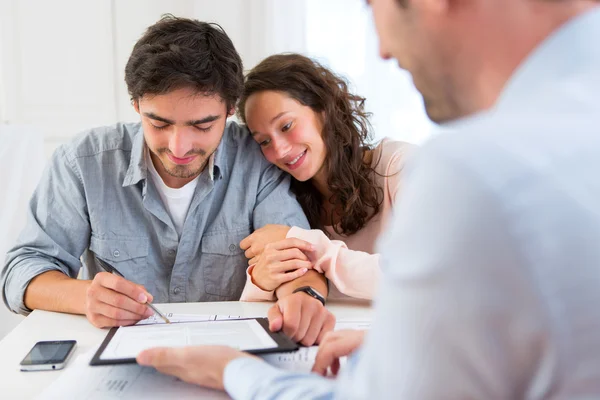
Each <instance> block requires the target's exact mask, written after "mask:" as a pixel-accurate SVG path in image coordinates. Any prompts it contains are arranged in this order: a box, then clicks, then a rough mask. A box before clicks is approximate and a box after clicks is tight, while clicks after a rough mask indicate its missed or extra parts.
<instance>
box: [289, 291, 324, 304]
mask: <svg viewBox="0 0 600 400" xmlns="http://www.w3.org/2000/svg"><path fill="white" fill-rule="evenodd" d="M297 292H304V293H306V294H307V295H309V296H310V297H314V298H315V299H317V300H319V301H320V302H321V303H322V304H323V305H325V297H323V295H322V294H321V293H319V292H318V291H317V290H316V289H313V288H311V287H310V286H301V287H299V288H298V289H296V290H294V291H293V292H292V293H297Z"/></svg>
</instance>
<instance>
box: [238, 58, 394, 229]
mask: <svg viewBox="0 0 600 400" xmlns="http://www.w3.org/2000/svg"><path fill="white" fill-rule="evenodd" d="M263 91H277V92H281V93H285V94H286V95H288V96H290V97H291V98H293V99H295V100H296V101H298V102H299V103H301V104H302V105H304V106H307V107H310V108H311V109H312V110H313V111H314V112H315V113H318V114H323V115H324V118H323V131H322V133H321V135H322V137H323V141H324V142H325V147H326V149H327V150H326V155H325V161H324V166H325V168H326V169H325V171H326V175H327V185H328V187H329V190H330V193H333V195H332V196H331V197H330V198H329V199H324V198H323V195H322V194H321V193H320V192H319V191H318V190H317V189H316V187H315V186H314V185H313V184H312V183H311V182H310V180H309V181H307V182H300V181H298V180H296V179H292V190H293V191H294V193H295V194H296V197H297V199H298V201H299V202H300V205H301V206H302V208H303V210H304V212H305V214H306V216H307V217H308V221H309V223H310V225H311V227H312V228H317V229H321V230H323V228H324V227H325V225H326V224H325V223H323V221H324V218H323V204H324V202H325V201H329V202H330V203H331V204H333V206H334V210H339V211H341V216H340V221H339V223H336V221H335V212H333V213H331V215H330V216H329V220H328V221H327V222H328V223H329V224H330V225H331V226H332V227H333V229H334V231H335V232H336V233H337V234H338V235H346V236H348V235H351V234H353V233H356V232H357V231H359V230H360V229H362V228H363V227H364V226H365V224H366V223H367V222H368V221H369V220H370V219H371V218H372V217H373V216H374V215H375V214H377V213H378V212H379V209H380V207H381V203H382V201H383V189H382V188H381V187H379V186H377V184H376V183H375V174H376V173H375V171H374V169H373V167H372V166H371V162H369V160H365V154H366V153H365V152H366V151H369V150H372V149H373V147H374V145H373V144H372V141H371V133H370V131H371V125H370V123H369V117H370V115H371V114H370V113H368V112H366V111H365V108H364V104H365V99H364V98H363V97H360V96H357V95H355V94H352V93H350V91H349V89H348V83H347V82H346V80H345V79H343V78H342V77H340V76H338V75H336V74H334V73H333V72H332V71H330V70H329V69H327V68H326V67H324V66H323V65H321V64H320V63H318V62H317V61H315V60H312V59H310V58H308V57H305V56H302V55H300V54H277V55H273V56H270V57H268V58H266V59H264V60H263V61H262V62H261V63H260V64H258V65H257V66H256V67H254V68H253V69H252V70H251V71H250V72H249V73H248V75H247V76H246V82H245V85H244V91H243V93H242V96H241V98H240V102H239V104H238V114H239V116H240V118H241V119H242V121H244V122H246V115H245V110H244V108H245V105H246V101H247V100H248V98H249V97H250V96H251V95H252V94H254V93H258V92H263ZM377 162H379V160H378V161H377Z"/></svg>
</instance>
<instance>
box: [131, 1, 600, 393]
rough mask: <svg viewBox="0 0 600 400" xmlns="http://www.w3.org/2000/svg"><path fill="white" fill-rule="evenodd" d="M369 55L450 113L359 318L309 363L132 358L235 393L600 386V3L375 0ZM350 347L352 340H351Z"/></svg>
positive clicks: (413, 172)
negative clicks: (375, 50)
mask: <svg viewBox="0 0 600 400" xmlns="http://www.w3.org/2000/svg"><path fill="white" fill-rule="evenodd" d="M370 3H371V5H372V9H373V14H374V18H375V23H376V27H377V31H378V34H379V38H380V48H381V54H382V56H383V57H385V58H391V57H393V58H395V59H397V60H398V62H399V64H400V66H401V67H403V68H405V69H407V70H408V71H409V72H411V73H412V76H413V79H414V82H415V85H416V87H417V89H419V91H420V92H421V93H422V94H423V98H424V101H425V107H426V110H427V113H428V115H429V116H430V118H431V119H432V120H434V121H436V122H439V123H443V124H446V125H447V126H449V127H450V128H452V129H451V132H449V133H445V134H441V135H438V136H436V137H435V138H434V139H432V140H431V141H430V142H429V143H427V144H426V145H425V146H423V147H422V148H421V150H419V151H418V153H417V154H416V155H415V157H414V158H413V160H412V162H411V163H409V164H408V165H407V166H406V169H407V174H406V176H405V178H404V179H405V181H404V182H405V188H404V191H403V193H402V195H401V197H400V199H399V202H398V204H397V205H396V208H397V210H398V212H397V213H396V216H395V219H394V221H393V224H392V226H391V229H390V230H389V232H388V233H387V234H386V235H385V239H384V240H383V241H382V242H381V243H380V249H381V257H382V259H381V268H382V279H381V281H380V283H379V292H378V294H377V296H376V299H375V311H374V319H373V326H372V330H371V331H370V332H369V333H368V334H366V337H365V340H364V343H363V340H362V335H361V334H358V333H353V332H336V333H332V334H330V335H329V336H328V337H326V338H325V339H324V342H323V343H322V344H321V348H320V351H319V355H318V356H317V360H316V363H315V367H314V370H315V371H316V372H319V373H325V372H326V371H327V370H328V368H329V367H331V369H332V371H333V372H334V373H335V372H337V371H338V369H339V363H338V361H337V360H338V359H339V358H340V357H342V356H345V355H348V354H351V353H353V354H352V356H351V358H350V361H349V363H348V364H347V365H346V367H345V368H343V369H342V370H341V372H340V376H339V377H338V378H337V379H326V378H323V377H320V376H318V375H317V374H298V373H292V372H288V371H282V370H278V369H276V368H274V367H272V366H270V365H268V364H266V363H264V362H263V361H261V360H259V359H257V358H254V357H252V356H249V355H246V354H243V353H240V352H237V351H235V350H233V349H228V348H226V347H225V348H216V347H197V348H187V349H155V350H149V351H146V352H143V353H141V354H140V355H139V356H138V361H139V362H140V363H141V364H143V365H152V366H154V367H156V368H157V369H158V370H160V371H163V372H166V373H171V374H174V375H177V376H179V377H180V378H181V379H183V380H186V381H189V382H195V383H198V384H201V385H206V386H211V387H215V388H223V387H224V388H225V390H227V392H228V393H229V394H230V395H231V396H232V397H233V398H236V399H242V398H243V399H246V398H247V399H270V398H286V399H291V398H334V397H335V398H341V399H351V398H370V399H387V398H394V399H411V400H414V399H486V400H487V399H598V398H600V312H599V311H598V310H600V246H599V243H600V178H599V177H598V176H599V171H600V134H599V132H598V131H599V129H600V128H599V127H600V102H599V101H598V93H599V92H600V47H599V46H598V44H597V40H598V38H600V7H599V6H598V4H599V3H598V2H594V1H591V0H562V1H557V0H471V1H459V0H421V1H417V0H404V1H402V0H371V2H370ZM359 347H360V351H356V350H357V348H359Z"/></svg>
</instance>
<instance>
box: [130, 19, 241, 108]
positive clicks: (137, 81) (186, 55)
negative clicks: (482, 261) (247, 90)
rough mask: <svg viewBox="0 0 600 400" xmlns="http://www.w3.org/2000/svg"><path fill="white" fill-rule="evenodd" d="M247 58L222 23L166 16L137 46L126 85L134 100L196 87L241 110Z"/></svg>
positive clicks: (134, 49)
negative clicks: (239, 104)
mask: <svg viewBox="0 0 600 400" xmlns="http://www.w3.org/2000/svg"><path fill="white" fill-rule="evenodd" d="M243 70H244V68H243V65H242V59H241V58H240V56H239V54H238V52H237V51H236V50H235V47H234V46H233V43H232V42H231V39H230V38H229V37H228V36H227V34H226V33H225V31H224V30H223V28H221V27H220V26H219V25H217V24H212V23H206V22H201V21H197V20H193V19H188V18H177V17H174V16H172V15H170V14H168V15H165V16H163V17H162V18H161V19H160V20H159V21H158V22H157V23H155V24H154V25H152V26H151V27H149V28H148V29H147V30H146V32H145V33H144V35H143V36H142V37H141V38H140V40H138V42H137V43H136V44H135V46H134V48H133V51H132V53H131V56H130V57H129V61H128V62H127V66H126V67H125V82H126V84H127V89H128V91H129V95H130V96H131V99H132V100H138V99H139V98H140V97H142V96H144V95H146V94H151V95H159V94H165V93H168V92H171V91H173V90H176V89H180V88H183V87H191V88H194V89H196V90H197V91H198V92H199V93H203V94H206V95H212V94H217V95H219V96H220V97H221V98H222V99H223V100H224V101H225V102H226V104H227V108H228V109H231V108H233V107H235V103H236V102H237V100H238V98H239V96H240V94H241V93H242V89H243V85H244V73H243Z"/></svg>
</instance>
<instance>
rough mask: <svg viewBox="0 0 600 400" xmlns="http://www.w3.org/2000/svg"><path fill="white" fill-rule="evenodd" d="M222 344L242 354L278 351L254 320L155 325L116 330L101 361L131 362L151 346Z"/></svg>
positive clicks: (273, 342)
mask: <svg viewBox="0 0 600 400" xmlns="http://www.w3.org/2000/svg"><path fill="white" fill-rule="evenodd" d="M196 345H223V346H230V347H233V348H236V349H240V350H244V351H252V350H259V349H272V348H277V343H276V342H275V340H273V338H272V337H271V336H270V335H269V333H268V332H267V331H266V330H265V329H264V328H263V327H262V326H261V325H260V324H259V323H258V321H257V320H255V319H244V320H236V321H210V322H192V323H185V324H178V323H173V324H155V325H146V326H136V325H134V326H127V327H121V328H119V329H118V330H117V331H116V333H115V334H114V336H113V337H112V339H111V340H110V342H109V343H108V344H107V345H106V347H105V348H104V351H103V352H102V355H101V356H100V360H103V361H106V360H122V359H132V358H133V359H134V358H135V357H136V356H137V355H138V354H139V353H140V352H142V351H143V350H146V349H150V348H153V347H182V346H196Z"/></svg>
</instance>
